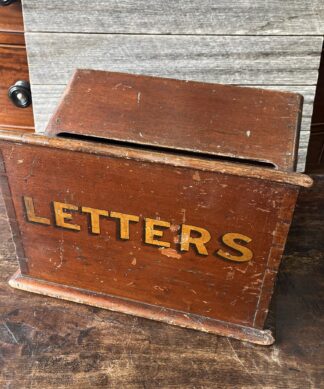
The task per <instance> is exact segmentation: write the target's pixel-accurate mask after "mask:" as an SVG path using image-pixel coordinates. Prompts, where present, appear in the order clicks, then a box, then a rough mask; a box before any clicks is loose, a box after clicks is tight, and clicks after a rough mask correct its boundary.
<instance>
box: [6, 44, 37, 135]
mask: <svg viewBox="0 0 324 389" xmlns="http://www.w3.org/2000/svg"><path fill="white" fill-rule="evenodd" d="M19 80H22V81H28V80H29V76H28V65H27V57H26V49H25V47H23V46H9V45H0V105H1V110H0V126H2V127H16V128H17V127H18V128H26V129H28V128H30V129H33V126H34V122H33V112H32V107H31V105H30V106H29V107H27V108H18V107H17V106H15V105H14V104H13V102H12V101H11V100H10V98H9V97H8V89H9V88H10V87H11V86H12V85H14V84H15V83H16V82H17V81H19Z"/></svg>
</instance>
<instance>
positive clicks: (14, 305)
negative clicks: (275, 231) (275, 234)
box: [0, 177, 324, 389]
mask: <svg viewBox="0 0 324 389" xmlns="http://www.w3.org/2000/svg"><path fill="white" fill-rule="evenodd" d="M323 191H324V179H323V177H322V178H320V177H318V178H317V179H316V185H315V186H314V188H313V189H311V190H310V189H307V190H305V191H303V193H302V194H301V196H300V198H299V202H298V205H297V210H296V213H295V217H294V222H293V226H292V229H291V231H290V235H289V240H288V245H287V247H286V253H285V259H284V262H283V264H282V266H281V269H280V273H279V278H278V282H277V288H276V294H275V297H274V301H273V308H272V317H275V321H276V333H277V342H276V343H275V344H274V345H273V346H270V347H260V346H255V345H251V344H245V343H242V342H239V341H235V340H230V339H226V338H222V337H218V336H214V335H208V334H203V333H200V332H197V331H192V330H185V329H180V328H176V327H173V326H169V325H166V324H159V323H156V322H152V321H150V320H145V319H140V318H135V317H131V316H127V315H124V314H119V313H113V312H109V311H105V310H100V309H97V308H91V307H87V306H82V305H79V304H73V303H68V302H63V301H59V300H56V299H51V298H46V297H42V296H37V295H33V294H29V293H26V292H22V291H17V290H14V289H12V288H10V287H9V286H8V283H7V280H8V278H9V276H11V275H12V274H13V273H14V272H15V270H16V269H17V261H16V258H15V250H14V246H13V243H12V237H11V233H10V229H9V224H8V220H7V217H6V213H5V209H4V204H3V202H2V199H1V197H0V215H1V217H0V234H1V246H0V257H1V260H0V299H1V303H0V316H1V324H0V351H1V359H0V366H1V369H0V385H1V386H3V387H6V388H17V387H19V388H67V387H70V388H77V389H79V388H89V387H110V388H121V387H122V388H166V387H168V388H169V387H174V388H200V387H204V388H221V389H223V388H244V389H247V388H249V389H252V388H253V389H254V388H260V389H261V388H265V387H266V388H269V389H276V388H280V389H283V388H288V387H289V388H291V389H300V388H305V389H318V388H320V387H321V385H322V377H323V373H324V371H323V365H322V361H323V358H324V354H323V347H322V337H323V336H322V333H323V331H322V329H323V325H324V318H323V310H322V306H323V302H324V296H323V286H324V285H323V275H322V274H323V260H324V257H323V252H324V247H323V240H322V236H323V233H324V232H323V218H324V215H323V210H324V203H323V196H322V193H323Z"/></svg>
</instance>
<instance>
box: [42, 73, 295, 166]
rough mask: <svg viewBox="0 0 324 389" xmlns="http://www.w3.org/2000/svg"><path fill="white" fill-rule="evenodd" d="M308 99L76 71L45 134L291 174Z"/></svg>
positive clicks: (258, 91)
mask: <svg viewBox="0 0 324 389" xmlns="http://www.w3.org/2000/svg"><path fill="white" fill-rule="evenodd" d="M301 107H302V96H300V95H298V94H295V93H287V92H275V91H268V90H262V89H255V88H246V87H244V88H243V87H237V86H229V85H220V84H208V83H201V82H193V81H180V80H172V79H166V78H158V77H148V76H141V75H133V74H125V73H112V72H103V71H95V70H77V71H76V73H75V74H74V76H73V78H72V80H71V81H70V83H69V85H68V87H67V89H66V92H65V93H64V95H63V98H62V100H61V103H60V104H59V107H58V108H57V110H56V112H55V114H54V115H53V117H52V119H51V120H50V122H49V124H48V127H47V129H46V134H47V135H51V136H53V135H62V134H70V135H74V136H81V135H82V136H88V137H95V138H101V139H104V140H111V141H119V142H126V143H125V145H126V146H127V144H141V145H145V146H150V147H152V146H154V147H156V148H157V149H159V148H160V149H173V150H175V149H176V150H185V151H189V152H192V153H196V154H197V156H199V154H203V155H205V156H206V155H207V156H208V155H209V156H225V157H231V158H237V159H239V160H249V161H256V162H266V163H270V164H272V165H274V166H275V167H276V168H278V169H280V170H283V171H292V170H294V168H295V163H296V149H297V146H298V133H299V125H300V118H301Z"/></svg>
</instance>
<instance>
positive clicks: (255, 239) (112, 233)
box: [0, 70, 312, 345]
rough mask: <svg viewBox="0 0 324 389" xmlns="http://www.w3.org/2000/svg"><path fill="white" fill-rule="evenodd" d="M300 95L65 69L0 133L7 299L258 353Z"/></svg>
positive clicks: (284, 223) (290, 179) (266, 340)
mask: <svg viewBox="0 0 324 389" xmlns="http://www.w3.org/2000/svg"><path fill="white" fill-rule="evenodd" d="M301 105H302V98H301V96H299V95H297V94H293V93H284V92H273V91H265V90H260V89H252V88H240V87H234V86H224V85H217V84H206V83H199V82H187V81H180V80H171V79H163V78H157V77H147V76H140V75H130V74H123V73H111V72H101V71H90V70H78V71H77V72H76V73H75V74H74V76H73V78H72V80H71V82H70V83H69V85H68V87H67V90H66V92H65V93H64V95H63V97H62V99H61V102H60V104H59V106H58V108H57V110H56V112H55V113H54V115H53V117H52V119H51V120H50V123H49V124H48V127H47V130H46V133H45V134H44V135H39V134H25V133H22V132H13V131H10V132H6V131H1V132H0V150H1V162H2V163H1V165H0V166H1V173H0V174H1V188H2V193H3V196H4V199H5V203H6V207H7V212H8V216H9V219H10V223H11V228H12V232H13V235H14V240H15V245H16V249H17V256H18V260H19V270H18V272H17V273H16V274H15V275H14V276H13V277H12V278H11V280H10V285H11V286H13V287H15V288H19V289H23V290H26V291H30V292H34V293H40V294H44V295H48V296H53V297H57V298H61V299H66V300H70V301H74V302H78V303H84V304H89V305H93V306H96V307H101V308H106V309H109V310H113V311H119V312H124V313H127V314H131V315H137V316H141V317H145V318H149V319H154V320H158V321H162V322H166V323H169V324H173V325H178V326H182V327H188V328H192V329H196V330H201V331H206V332H211V333H215V334H220V335H225V336H230V337H233V338H237V339H242V340H246V341H250V342H254V343H258V344H265V345H267V344H271V343H273V341H274V338H273V335H272V333H271V331H270V330H269V329H265V328H264V323H265V319H266V316H267V312H268V307H269V303H270V299H271V296H272V292H273V288H274V283H275V279H276V275H277V271H278V267H279V264H280V260H281V256H282V253H283V250H284V246H285V241H286V237H287V234H288V230H289V226H290V223H291V219H292V214H293V210H294V207H295V203H296V199H297V195H298V191H299V188H300V187H301V186H304V187H308V186H311V184H312V180H311V179H310V178H309V177H308V176H306V175H303V174H300V173H295V172H294V169H295V163H296V147H297V144H298V132H299V123H300V116H301Z"/></svg>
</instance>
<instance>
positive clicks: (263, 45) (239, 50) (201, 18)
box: [23, 0, 324, 170]
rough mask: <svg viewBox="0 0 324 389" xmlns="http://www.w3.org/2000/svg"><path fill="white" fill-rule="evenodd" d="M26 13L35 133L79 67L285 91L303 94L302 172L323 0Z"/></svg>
mask: <svg viewBox="0 0 324 389" xmlns="http://www.w3.org/2000/svg"><path fill="white" fill-rule="evenodd" d="M23 10H24V19H25V29H26V39H27V50H28V58H29V67H30V76H31V83H32V92H33V99H34V112H35V121H36V129H37V131H38V132H42V131H44V127H45V125H46V123H47V121H48V119H49V117H50V115H51V113H52V112H53V109H54V107H55V105H56V104H57V101H58V99H59V96H60V95H61V93H62V90H63V89H64V86H65V85H66V82H67V80H68V79H69V77H70V76H71V74H72V72H73V70H74V69H75V68H76V67H78V68H92V69H102V70H112V71H114V70H115V71H125V72H133V73H141V74H151V75H159V76H165V77H172V78H179V79H192V80H199V81H206V82H219V83H227V84H236V85H245V86H246V85H249V86H257V87H262V88H267V89H276V90H288V91H293V92H298V93H301V94H303V95H304V97H305V108H304V116H303V122H302V132H301V142H300V149H299V165H298V166H299V170H303V168H304V164H305V157H306V151H307V145H308V138H309V129H310V118H311V113H312V106H313V99H314V93H315V85H316V82H317V77H318V67H319V60H320V53H321V49H322V42H323V34H324V3H323V1H322V0H307V1H306V0H288V1H285V2H282V1H281V0H272V1H264V0H253V1H252V0H238V1H225V0H218V1H213V0H191V1H187V0H180V1H172V0H158V1H152V2H148V1H145V0H137V1H130V0H126V1H120V0H93V1H92V2H91V5H89V2H88V1H86V0H70V1H65V0H57V1H55V3H54V2H49V1H47V0H24V1H23Z"/></svg>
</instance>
